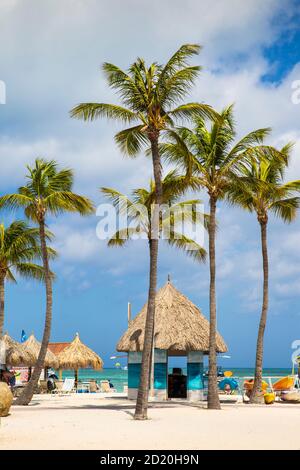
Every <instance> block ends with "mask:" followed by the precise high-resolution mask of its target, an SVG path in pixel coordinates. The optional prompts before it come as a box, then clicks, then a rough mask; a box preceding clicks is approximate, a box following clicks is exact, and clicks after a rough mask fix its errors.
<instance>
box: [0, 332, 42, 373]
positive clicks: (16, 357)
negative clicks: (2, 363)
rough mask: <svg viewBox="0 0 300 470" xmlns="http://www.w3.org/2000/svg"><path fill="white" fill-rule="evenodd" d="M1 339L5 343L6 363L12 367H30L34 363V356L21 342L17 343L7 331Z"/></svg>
mask: <svg viewBox="0 0 300 470" xmlns="http://www.w3.org/2000/svg"><path fill="white" fill-rule="evenodd" d="M1 340H2V341H3V342H4V344H5V349H6V364H8V365H10V366H13V367H18V366H25V367H31V366H32V365H34V364H35V356H34V355H33V354H32V353H31V352H30V351H28V350H27V349H26V348H25V347H24V346H23V344H22V343H18V342H17V341H15V340H14V339H12V338H11V337H10V336H9V335H8V334H7V333H5V335H3V336H2V338H1Z"/></svg>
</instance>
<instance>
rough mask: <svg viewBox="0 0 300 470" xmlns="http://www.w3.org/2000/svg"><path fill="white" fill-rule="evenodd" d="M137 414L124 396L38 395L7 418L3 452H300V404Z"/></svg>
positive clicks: (157, 408)
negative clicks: (135, 417)
mask: <svg viewBox="0 0 300 470" xmlns="http://www.w3.org/2000/svg"><path fill="white" fill-rule="evenodd" d="M133 411H134V403H133V402H131V401H128V400H127V399H125V398H122V397H114V398H112V397H109V398H104V397H103V396H98V395H93V396H92V395H89V396H87V395H83V396H78V395H77V396H67V397H49V396H36V397H35V398H34V400H33V401H32V403H31V404H30V406H28V407H13V408H12V409H11V415H10V416H9V417H7V418H2V422H1V429H0V449H1V450H3V449H98V450H101V449H300V436H299V429H300V405H286V404H280V403H278V404H275V405H272V406H269V407H267V406H248V405H243V404H238V405H237V404H235V405H233V404H226V405H223V407H222V410H221V411H208V410H206V409H204V408H203V406H202V405H191V404H187V403H186V404H184V403H180V402H171V403H153V404H152V405H151V409H150V411H149V416H150V418H151V419H150V420H149V421H146V422H137V421H134V420H133V419H132V414H133Z"/></svg>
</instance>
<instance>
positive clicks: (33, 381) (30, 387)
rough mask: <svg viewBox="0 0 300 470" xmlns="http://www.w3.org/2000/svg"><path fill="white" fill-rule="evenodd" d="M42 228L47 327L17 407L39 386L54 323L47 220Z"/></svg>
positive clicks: (41, 222)
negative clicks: (52, 322)
mask: <svg viewBox="0 0 300 470" xmlns="http://www.w3.org/2000/svg"><path fill="white" fill-rule="evenodd" d="M39 228H40V241H41V249H42V256H43V267H44V271H45V287H46V317H45V327H44V334H43V339H42V345H41V349H40V352H39V356H38V359H37V362H36V364H35V366H34V371H33V373H32V375H31V378H30V380H29V382H28V384H27V386H26V387H25V389H24V391H23V393H22V394H21V395H20V397H19V398H18V399H17V401H16V405H28V404H29V403H30V401H31V399H32V397H33V394H34V391H35V388H36V386H37V383H38V380H39V378H40V375H41V371H42V369H43V366H44V362H45V357H46V354H47V348H48V344H49V339H50V334H51V321H52V280H51V274H50V269H49V260H48V252H47V245H46V236H45V220H44V219H42V220H41V221H40V224H39Z"/></svg>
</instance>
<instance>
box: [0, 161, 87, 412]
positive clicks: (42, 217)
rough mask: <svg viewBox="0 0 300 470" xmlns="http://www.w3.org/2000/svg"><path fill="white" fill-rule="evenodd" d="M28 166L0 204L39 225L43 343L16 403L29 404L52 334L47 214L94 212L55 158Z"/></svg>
mask: <svg viewBox="0 0 300 470" xmlns="http://www.w3.org/2000/svg"><path fill="white" fill-rule="evenodd" d="M27 169H28V174H27V179H28V182H27V184H26V185H25V186H22V187H20V188H19V190H18V192H17V193H15V194H7V195H5V196H2V197H0V207H3V208H4V207H7V208H11V209H16V208H23V209H24V211H25V215H26V216H27V217H28V218H29V219H31V220H32V221H34V222H36V223H37V224H38V227H39V238H40V245H41V254H42V259H43V269H44V273H45V287H46V315H45V327H44V334H43V339H42V345H41V349H40V353H39V356H38V359H37V362H36V364H35V367H34V371H33V374H32V376H31V378H30V381H29V382H28V385H27V386H26V388H25V390H24V392H23V393H22V395H21V396H20V397H19V398H18V400H17V402H16V403H17V404H18V405H28V404H29V402H30V401H31V399H32V396H33V393H34V389H35V387H36V385H37V382H38V380H39V377H40V374H41V370H42V368H43V364H44V361H45V356H46V353H47V348H48V343H49V339H50V333H51V321H52V279H51V271H50V267H49V256H48V251H47V243H46V216H47V214H52V215H58V214H60V213H61V212H78V213H79V214H80V215H88V214H91V213H93V204H92V203H91V201H90V200H89V199H87V198H86V197H84V196H80V195H78V194H75V193H73V192H72V187H73V172H72V171H71V170H70V169H63V170H58V168H57V163H56V162H55V161H53V160H52V161H46V160H43V159H39V158H38V159H36V160H35V164H34V166H33V167H30V166H27Z"/></svg>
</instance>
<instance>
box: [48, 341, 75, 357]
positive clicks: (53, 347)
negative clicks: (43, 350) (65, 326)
mask: <svg viewBox="0 0 300 470" xmlns="http://www.w3.org/2000/svg"><path fill="white" fill-rule="evenodd" d="M70 344H71V343H66V342H64V343H49V344H48V349H50V351H51V352H53V354H55V355H56V356H57V355H58V354H59V353H60V352H62V351H63V350H64V349H65V348H66V347H68V346H69V345H70Z"/></svg>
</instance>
